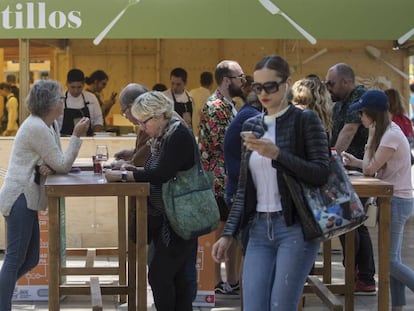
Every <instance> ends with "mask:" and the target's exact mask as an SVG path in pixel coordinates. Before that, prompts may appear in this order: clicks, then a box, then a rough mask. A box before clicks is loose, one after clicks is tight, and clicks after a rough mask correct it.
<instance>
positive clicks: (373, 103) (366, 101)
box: [349, 90, 388, 111]
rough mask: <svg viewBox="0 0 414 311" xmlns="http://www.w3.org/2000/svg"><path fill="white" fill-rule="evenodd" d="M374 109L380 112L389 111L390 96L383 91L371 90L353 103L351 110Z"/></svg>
mask: <svg viewBox="0 0 414 311" xmlns="http://www.w3.org/2000/svg"><path fill="white" fill-rule="evenodd" d="M364 108H365V109H374V110H380V111H387V110H388V96H387V95H385V93H384V92H383V91H378V90H369V91H366V92H365V93H364V94H363V95H362V96H361V98H360V99H359V100H358V101H356V102H355V103H353V104H352V105H351V106H350V107H349V109H351V110H361V109H364Z"/></svg>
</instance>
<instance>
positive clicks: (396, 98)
mask: <svg viewBox="0 0 414 311" xmlns="http://www.w3.org/2000/svg"><path fill="white" fill-rule="evenodd" d="M384 93H385V95H387V96H388V103H389V105H390V106H389V107H390V108H389V109H388V110H389V111H390V113H391V114H392V115H396V116H400V115H405V112H406V111H405V108H404V104H403V99H402V97H401V94H400V93H399V92H398V91H397V90H396V89H388V90H385V91H384Z"/></svg>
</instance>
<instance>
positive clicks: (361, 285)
mask: <svg viewBox="0 0 414 311" xmlns="http://www.w3.org/2000/svg"><path fill="white" fill-rule="evenodd" d="M325 85H326V87H327V89H328V91H329V92H330V93H331V97H332V101H333V102H335V104H334V107H333V114H332V115H333V129H332V137H331V146H332V147H335V148H336V150H337V152H338V153H339V154H340V153H342V152H343V151H346V152H348V153H350V154H353V155H355V156H356V157H357V158H359V159H362V158H363V157H364V151H365V144H366V143H367V139H368V129H366V128H365V127H364V126H363V125H362V123H361V118H360V116H359V115H358V111H351V110H350V109H349V106H350V105H351V104H352V103H354V102H356V101H358V100H359V99H360V97H361V96H362V95H363V94H364V93H365V92H366V91H367V90H366V88H365V87H364V86H362V85H355V74H354V71H353V70H352V68H351V67H350V66H349V65H347V64H344V63H338V64H335V65H334V66H332V67H331V68H329V70H328V73H327V74H326V81H325ZM353 169H354V168H353ZM361 201H362V203H363V204H364V203H365V201H366V200H365V199H361ZM340 241H341V244H342V249H343V250H344V251H345V248H344V242H345V239H344V237H343V236H341V237H340ZM355 266H356V276H357V278H358V279H357V281H356V283H355V294H356V295H375V294H376V289H375V280H374V275H375V263H374V254H373V250H372V241H371V237H370V235H369V232H368V229H367V227H366V226H364V225H361V226H360V227H358V229H357V230H355Z"/></svg>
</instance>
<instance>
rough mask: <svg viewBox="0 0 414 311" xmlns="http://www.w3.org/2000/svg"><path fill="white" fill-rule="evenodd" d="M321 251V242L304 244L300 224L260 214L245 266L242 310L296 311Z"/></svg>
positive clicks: (250, 239)
mask: <svg viewBox="0 0 414 311" xmlns="http://www.w3.org/2000/svg"><path fill="white" fill-rule="evenodd" d="M318 250H319V242H318V241H304V239H303V233H302V228H301V226H300V225H299V224H295V225H292V226H287V225H286V223H285V220H284V217H283V216H282V215H274V214H273V215H272V217H268V216H267V215H266V214H259V213H258V214H257V215H256V218H255V220H254V221H253V223H252V225H251V228H250V232H249V240H248V243H247V249H246V255H245V259H244V264H243V310H244V311H256V310H258V306H260V308H259V309H260V310H263V311H269V310H272V311H296V310H297V307H298V302H299V299H300V296H301V294H302V290H303V285H304V283H305V281H306V277H307V276H308V274H309V272H310V270H311V268H312V265H313V263H314V262H315V259H316V256H317V255H318Z"/></svg>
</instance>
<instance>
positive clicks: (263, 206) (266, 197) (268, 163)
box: [249, 120, 282, 212]
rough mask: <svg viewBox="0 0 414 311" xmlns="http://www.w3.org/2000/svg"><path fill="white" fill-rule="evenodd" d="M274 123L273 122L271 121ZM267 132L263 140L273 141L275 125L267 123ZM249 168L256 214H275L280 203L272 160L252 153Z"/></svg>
mask: <svg viewBox="0 0 414 311" xmlns="http://www.w3.org/2000/svg"><path fill="white" fill-rule="evenodd" d="M273 121H274V120H273ZM267 128H268V129H267V131H266V133H265V134H264V135H263V138H267V139H270V140H271V141H273V142H274V141H275V137H276V136H275V130H276V123H275V122H272V123H267ZM249 168H250V171H251V174H252V178H253V182H254V184H255V186H256V189H257V206H256V211H258V212H277V211H281V210H282V203H281V201H280V193H279V185H278V182H277V172H276V169H275V168H274V167H273V166H272V160H271V159H269V158H266V157H263V156H261V155H260V154H258V153H257V152H256V151H253V152H252V154H251V156H250V160H249Z"/></svg>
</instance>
